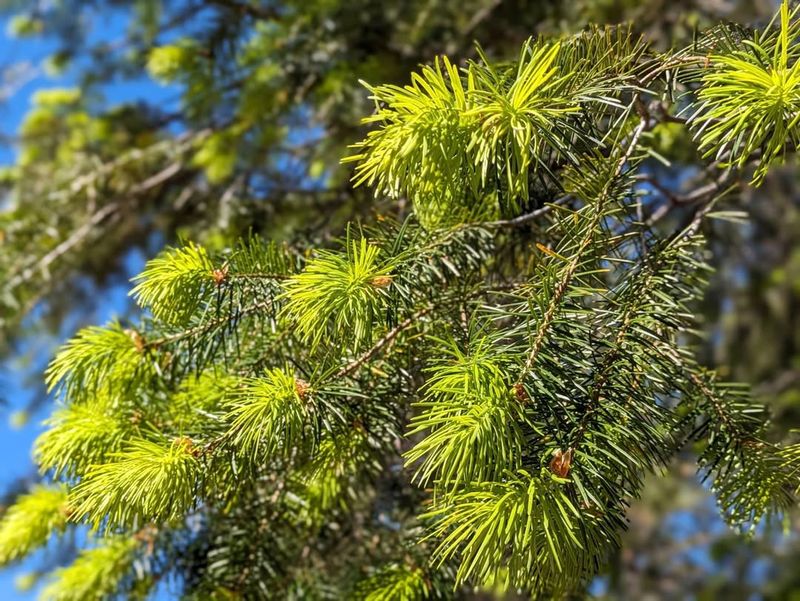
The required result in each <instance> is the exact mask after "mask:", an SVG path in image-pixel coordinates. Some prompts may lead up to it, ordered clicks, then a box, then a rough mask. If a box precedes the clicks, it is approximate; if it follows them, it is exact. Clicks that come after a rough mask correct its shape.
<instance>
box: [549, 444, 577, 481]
mask: <svg viewBox="0 0 800 601" xmlns="http://www.w3.org/2000/svg"><path fill="white" fill-rule="evenodd" d="M571 467H572V449H571V448H570V449H567V450H566V451H562V450H561V449H556V451H555V453H553V458H552V459H551V460H550V471H551V472H553V473H554V474H555V475H556V476H558V477H559V478H566V477H567V476H568V475H569V470H570V468H571Z"/></svg>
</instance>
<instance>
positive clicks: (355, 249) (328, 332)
mask: <svg viewBox="0 0 800 601" xmlns="http://www.w3.org/2000/svg"><path fill="white" fill-rule="evenodd" d="M391 273H392V268H391V266H390V265H389V264H388V263H386V262H385V261H382V260H381V257H380V248H378V247H377V246H374V245H371V244H369V242H368V241H367V239H366V238H361V241H360V242H356V241H352V242H350V244H348V246H347V253H346V254H342V253H335V252H328V251H320V252H319V254H318V255H317V256H316V257H315V258H314V259H312V260H311V261H309V262H308V265H306V267H305V269H304V270H303V271H302V272H301V273H299V274H297V275H295V276H294V277H292V278H291V279H290V280H289V281H288V282H287V283H286V286H285V293H284V297H285V298H286V300H287V304H286V311H285V314H286V317H287V318H288V319H290V320H292V322H293V323H294V324H295V326H296V328H297V332H298V333H299V334H300V336H301V338H302V339H303V340H304V341H305V342H308V343H310V344H311V345H312V346H317V345H319V344H320V342H321V341H323V340H328V339H333V340H348V341H349V342H350V344H351V345H352V347H354V348H356V349H357V348H358V347H360V346H363V344H365V343H367V342H369V341H370V340H371V339H372V325H373V322H374V321H375V319H376V318H378V317H379V316H380V314H381V310H382V309H383V308H384V306H385V304H386V293H385V290H386V288H387V287H388V286H390V285H391V283H392V276H391Z"/></svg>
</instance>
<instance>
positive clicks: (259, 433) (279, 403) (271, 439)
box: [228, 369, 311, 459]
mask: <svg viewBox="0 0 800 601" xmlns="http://www.w3.org/2000/svg"><path fill="white" fill-rule="evenodd" d="M310 394H311V390H310V389H309V387H308V384H307V383H305V382H303V381H301V380H298V379H297V378H295V376H294V375H293V374H292V373H291V372H289V371H288V370H281V369H270V370H267V371H266V372H265V374H264V375H263V377H260V378H251V379H248V380H245V381H243V382H242V384H241V388H240V389H239V390H238V391H237V392H236V395H235V396H234V397H233V399H232V401H231V409H230V413H229V414H228V419H229V420H230V422H231V426H230V436H231V439H232V440H233V443H234V444H235V445H236V447H237V448H238V449H240V450H241V452H242V454H244V455H249V456H251V457H253V458H254V459H255V458H257V456H260V455H262V454H265V455H267V456H269V455H272V454H274V453H282V454H284V455H288V454H289V453H291V452H292V451H293V449H294V448H295V447H296V445H298V444H299V443H301V442H302V440H301V439H302V437H303V434H304V432H305V427H306V423H307V421H308V417H309V413H310V404H309V400H310V399H309V398H308V396H309V395H310Z"/></svg>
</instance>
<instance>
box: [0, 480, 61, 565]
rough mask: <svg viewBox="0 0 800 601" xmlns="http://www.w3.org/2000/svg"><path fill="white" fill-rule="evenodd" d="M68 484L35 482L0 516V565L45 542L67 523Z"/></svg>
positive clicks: (26, 553) (59, 532) (19, 557)
mask: <svg viewBox="0 0 800 601" xmlns="http://www.w3.org/2000/svg"><path fill="white" fill-rule="evenodd" d="M68 515H69V509H68V505H67V487H66V486H63V485H54V486H36V487H34V488H33V489H32V490H31V491H30V492H29V493H27V494H24V495H22V496H21V497H19V499H17V502H16V503H15V504H14V505H12V506H11V507H10V508H9V509H8V511H6V513H5V514H4V515H3V516H2V517H0V566H2V565H6V564H8V563H10V562H12V561H15V560H17V559H21V558H23V557H25V556H26V555H28V554H29V553H30V552H31V551H33V550H34V549H38V548H39V547H42V546H44V545H45V544H46V543H47V541H48V540H49V539H50V536H51V535H52V533H53V532H55V533H57V534H61V533H62V532H64V530H66V527H67V516H68Z"/></svg>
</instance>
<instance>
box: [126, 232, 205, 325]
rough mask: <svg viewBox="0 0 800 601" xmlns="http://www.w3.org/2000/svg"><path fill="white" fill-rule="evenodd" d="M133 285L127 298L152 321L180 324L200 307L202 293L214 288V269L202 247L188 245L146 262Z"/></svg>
mask: <svg viewBox="0 0 800 601" xmlns="http://www.w3.org/2000/svg"><path fill="white" fill-rule="evenodd" d="M134 282H136V287H135V288H134V289H133V290H132V291H131V296H133V297H134V298H135V299H136V302H137V303H139V305H140V306H142V307H144V308H147V309H150V311H152V313H153V317H155V318H156V319H159V320H162V321H164V322H166V323H171V324H175V325H184V324H186V322H187V321H188V320H189V319H190V318H191V317H192V316H193V315H194V313H195V312H196V311H197V309H198V307H199V306H200V298H201V296H202V292H203V290H204V289H205V288H206V287H209V286H213V285H214V266H213V265H212V264H211V261H210V260H209V258H208V254H207V253H206V250H205V249H204V248H202V247H200V246H195V245H194V244H189V245H187V246H184V247H182V248H177V249H169V250H167V251H165V252H164V253H163V254H162V255H161V256H160V257H156V258H155V259H152V260H151V261H148V263H147V265H146V266H145V269H144V271H143V272H142V273H141V274H140V275H138V276H137V277H136V278H134ZM165 299H171V301H172V302H165Z"/></svg>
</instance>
